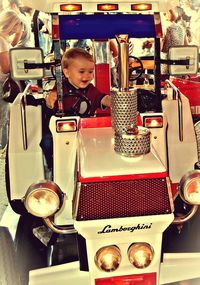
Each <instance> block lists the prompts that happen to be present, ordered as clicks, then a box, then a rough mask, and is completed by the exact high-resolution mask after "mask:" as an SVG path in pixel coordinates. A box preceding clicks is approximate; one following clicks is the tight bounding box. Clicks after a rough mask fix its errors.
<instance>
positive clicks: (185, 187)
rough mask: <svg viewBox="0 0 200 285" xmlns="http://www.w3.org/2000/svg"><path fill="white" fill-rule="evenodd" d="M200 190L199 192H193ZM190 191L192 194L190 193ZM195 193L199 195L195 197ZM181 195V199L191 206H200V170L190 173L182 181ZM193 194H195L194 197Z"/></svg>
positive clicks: (180, 186)
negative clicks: (196, 189)
mask: <svg viewBox="0 0 200 285" xmlns="http://www.w3.org/2000/svg"><path fill="white" fill-rule="evenodd" d="M198 186H199V187H198ZM195 187H196V188H199V191H193V190H195ZM189 189H190V191H191V192H190V193H189ZM195 193H197V194H196V195H195ZM179 194H180V197H181V199H182V200H183V201H184V202H185V203H187V204H189V205H200V170H197V169H196V170H191V171H188V172H187V173H186V174H185V175H184V176H183V177H182V178H181V180H180V183H179ZM191 194H194V195H193V196H192V195H191Z"/></svg>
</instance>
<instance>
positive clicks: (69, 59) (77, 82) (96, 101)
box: [40, 48, 110, 168]
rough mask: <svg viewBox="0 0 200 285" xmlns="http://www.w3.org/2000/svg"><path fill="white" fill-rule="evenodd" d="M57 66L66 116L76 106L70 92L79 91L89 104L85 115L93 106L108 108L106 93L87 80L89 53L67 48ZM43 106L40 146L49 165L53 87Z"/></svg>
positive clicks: (54, 100)
mask: <svg viewBox="0 0 200 285" xmlns="http://www.w3.org/2000/svg"><path fill="white" fill-rule="evenodd" d="M61 65H62V70H63V73H64V76H65V80H64V86H63V94H64V98H63V101H64V102H63V103H64V104H63V105H64V112H65V114H66V115H76V114H73V105H76V102H74V101H73V100H74V98H75V99H76V96H71V95H74V94H77V93H78V94H82V95H83V96H84V97H86V99H87V101H88V103H89V105H88V107H87V116H94V115H95V112H96V110H97V108H102V109H104V108H105V107H110V96H109V95H106V94H103V93H101V92H100V91H99V90H98V89H97V88H96V87H94V85H93V84H92V83H91V81H92V80H93V78H94V67H95V63H94V59H93V57H92V55H91V54H89V53H88V52H87V51H85V50H84V49H79V48H71V49H69V50H67V51H66V52H65V53H64V55H63V57H62V61H61ZM70 99H71V100H70ZM76 100H77V99H76ZM78 105H79V107H80V110H77V112H78V114H79V115H80V116H81V112H82V111H81V104H78ZM46 107H47V108H48V109H49V110H48V109H47V110H46V112H45V113H46V116H47V118H46V119H45V121H46V123H47V125H46V128H45V129H44V132H43V138H42V141H41V143H40V146H41V147H42V149H43V152H44V155H45V158H46V161H47V164H48V167H49V168H52V167H53V159H52V155H53V143H52V136H51V133H50V131H49V128H48V125H49V119H50V116H51V115H53V114H55V113H56V111H57V108H56V107H57V94H56V90H52V91H51V92H50V94H49V95H48V96H47V97H46ZM83 115H85V112H83Z"/></svg>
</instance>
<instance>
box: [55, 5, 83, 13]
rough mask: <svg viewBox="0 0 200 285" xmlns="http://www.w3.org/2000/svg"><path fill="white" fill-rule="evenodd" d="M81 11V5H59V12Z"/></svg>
mask: <svg viewBox="0 0 200 285" xmlns="http://www.w3.org/2000/svg"><path fill="white" fill-rule="evenodd" d="M81 10H82V5H81V4H62V5H60V11H68V12H73V11H81Z"/></svg>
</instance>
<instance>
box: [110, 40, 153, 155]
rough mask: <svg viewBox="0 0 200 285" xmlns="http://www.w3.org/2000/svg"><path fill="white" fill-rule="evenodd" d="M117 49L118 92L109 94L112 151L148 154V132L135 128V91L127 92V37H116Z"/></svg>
mask: <svg viewBox="0 0 200 285" xmlns="http://www.w3.org/2000/svg"><path fill="white" fill-rule="evenodd" d="M116 38H117V43H118V48H119V91H116V90H113V91H112V92H111V116H112V127H113V129H114V131H115V137H114V150H115V151H116V152H117V153H119V154H121V155H124V156H127V157H134V156H138V155H143V154H146V153H148V152H150V131H149V130H148V129H147V128H143V127H139V126H137V90H136V89H131V90H129V43H128V40H129V39H128V35H118V36H116Z"/></svg>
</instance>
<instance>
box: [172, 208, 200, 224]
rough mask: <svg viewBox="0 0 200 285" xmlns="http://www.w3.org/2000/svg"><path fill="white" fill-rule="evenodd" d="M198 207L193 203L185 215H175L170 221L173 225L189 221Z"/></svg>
mask: <svg viewBox="0 0 200 285" xmlns="http://www.w3.org/2000/svg"><path fill="white" fill-rule="evenodd" d="M198 208H199V206H198V205H193V207H192V209H191V210H190V211H189V212H188V213H187V214H185V215H184V214H183V215H181V216H180V217H175V219H174V221H173V222H172V223H173V224H174V225H179V224H183V223H185V222H187V221H189V220H190V219H191V218H192V217H193V216H194V215H195V214H196V212H197V210H198Z"/></svg>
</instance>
